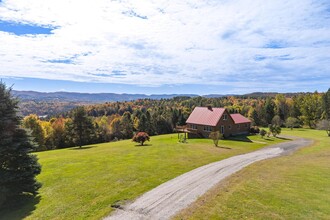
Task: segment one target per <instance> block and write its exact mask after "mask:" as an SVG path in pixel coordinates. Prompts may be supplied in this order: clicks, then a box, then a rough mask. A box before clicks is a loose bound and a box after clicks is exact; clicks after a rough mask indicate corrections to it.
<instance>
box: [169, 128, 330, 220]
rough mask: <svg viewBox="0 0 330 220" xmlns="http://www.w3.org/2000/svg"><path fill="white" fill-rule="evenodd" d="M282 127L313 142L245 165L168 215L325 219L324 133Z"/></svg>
mask: <svg viewBox="0 0 330 220" xmlns="http://www.w3.org/2000/svg"><path fill="white" fill-rule="evenodd" d="M282 133H283V134H286V135H294V136H299V137H304V138H310V139H314V140H315V142H314V144H313V145H312V146H309V147H306V148H302V149H300V150H298V151H297V152H295V153H293V154H292V155H288V156H283V157H278V158H273V159H271V160H265V161H260V162H257V163H254V164H252V165H250V166H248V167H247V168H245V169H243V170H241V171H239V172H238V173H236V174H235V175H233V176H231V177H229V178H227V179H226V180H225V181H223V182H221V183H220V184H218V185H217V186H216V187H214V188H213V189H212V190H210V191H209V192H208V193H207V194H205V195H204V196H202V197H201V198H199V199H198V200H197V202H195V203H194V204H193V205H192V206H190V207H189V208H188V209H186V210H184V211H182V212H181V213H180V214H178V215H177V216H176V217H175V218H174V219H185V220H188V219H189V220H192V219H208V220H209V219H306V220H307V219H330V205H329V204H330V196H329V195H330V138H329V137H328V136H327V134H326V132H325V131H318V130H310V129H294V130H292V131H291V130H289V129H284V130H283V131H282Z"/></svg>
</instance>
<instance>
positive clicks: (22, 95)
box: [12, 90, 298, 103]
mask: <svg viewBox="0 0 330 220" xmlns="http://www.w3.org/2000/svg"><path fill="white" fill-rule="evenodd" d="M12 93H13V95H14V96H16V97H18V98H19V99H21V100H34V101H60V102H63V101H65V102H90V103H102V102H116V101H132V100H137V99H170V98H173V97H178V96H188V97H197V96H199V95H196V94H160V95H145V94H125V93H124V94H116V93H77V92H35V91H16V90H13V91H12ZM277 94H279V93H263V92H255V93H250V94H245V95H234V94H226V95H220V94H210V95H203V97H206V98H218V97H226V96H239V97H242V96H247V97H274V96H276V95H277ZM297 94H298V93H284V95H286V96H294V95H297Z"/></svg>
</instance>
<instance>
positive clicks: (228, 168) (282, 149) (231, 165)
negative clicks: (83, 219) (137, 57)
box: [105, 139, 312, 220]
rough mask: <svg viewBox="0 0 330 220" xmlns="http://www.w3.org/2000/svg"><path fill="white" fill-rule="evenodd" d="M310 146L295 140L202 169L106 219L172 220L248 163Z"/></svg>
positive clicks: (148, 193) (155, 190) (174, 180)
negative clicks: (171, 219)
mask: <svg viewBox="0 0 330 220" xmlns="http://www.w3.org/2000/svg"><path fill="white" fill-rule="evenodd" d="M310 144H312V141H311V140H307V139H296V140H294V141H290V142H285V143H281V144H276V145H272V146H269V147H266V148H263V149H260V150H257V151H254V152H251V153H247V154H243V155H238V156H234V157H230V158H228V159H225V160H221V161H218V162H214V163H211V164H208V165H205V166H202V167H199V168H197V169H194V170H192V171H190V172H188V173H185V174H183V175H181V176H178V177H176V178H174V179H172V180H170V181H168V182H166V183H163V184H161V185H159V186H158V187H156V188H155V189H153V190H151V191H149V192H147V193H145V194H143V195H142V196H141V197H139V198H138V199H136V200H135V201H134V202H133V203H131V204H128V205H126V206H125V207H122V208H120V209H117V210H116V211H115V212H114V213H113V215H112V216H109V217H107V218H105V219H106V220H117V219H118V220H119V219H120V220H142V219H143V220H144V219H153V220H155V219H169V218H170V217H171V216H173V215H175V214H176V213H177V212H178V211H180V210H181V209H184V208H186V207H187V206H188V205H189V204H191V203H192V202H194V201H195V200H196V199H197V198H198V197H199V196H201V195H203V194H204V193H205V192H206V191H208V190H209V189H210V188H211V187H213V186H214V185H215V184H217V183H219V182H220V181H221V180H223V179H225V178H226V177H228V176H230V175H231V174H233V173H235V172H237V171H239V170H241V169H242V168H244V167H246V166H248V165H249V164H252V163H254V162H256V161H260V160H264V159H268V158H272V157H277V156H281V155H284V154H288V153H291V152H292V151H294V150H296V149H298V148H300V147H304V146H308V145H310Z"/></svg>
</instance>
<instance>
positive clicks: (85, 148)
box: [70, 145, 96, 150]
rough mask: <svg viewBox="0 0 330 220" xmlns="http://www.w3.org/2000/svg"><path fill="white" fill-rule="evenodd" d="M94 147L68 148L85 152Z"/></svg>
mask: <svg viewBox="0 0 330 220" xmlns="http://www.w3.org/2000/svg"><path fill="white" fill-rule="evenodd" d="M94 147H96V146H95V145H93V146H82V147H73V148H70V150H87V149H90V148H94Z"/></svg>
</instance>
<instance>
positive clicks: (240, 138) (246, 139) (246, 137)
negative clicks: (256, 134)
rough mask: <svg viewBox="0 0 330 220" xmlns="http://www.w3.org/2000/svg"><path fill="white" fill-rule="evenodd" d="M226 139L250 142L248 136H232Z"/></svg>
mask: <svg viewBox="0 0 330 220" xmlns="http://www.w3.org/2000/svg"><path fill="white" fill-rule="evenodd" d="M227 140H229V141H242V142H252V141H251V140H250V139H249V138H248V136H232V137H229V138H228V139H227Z"/></svg>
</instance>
